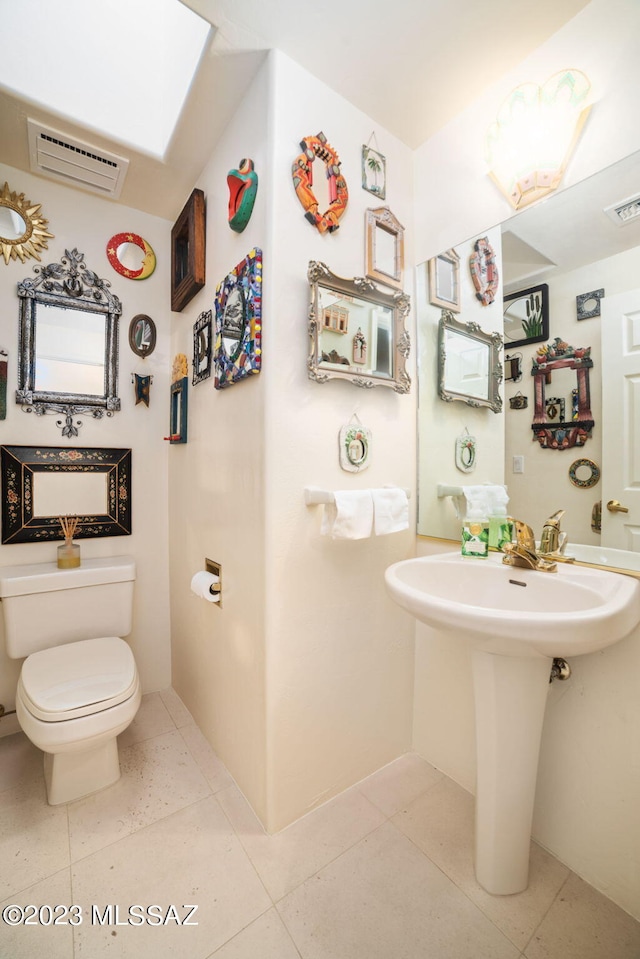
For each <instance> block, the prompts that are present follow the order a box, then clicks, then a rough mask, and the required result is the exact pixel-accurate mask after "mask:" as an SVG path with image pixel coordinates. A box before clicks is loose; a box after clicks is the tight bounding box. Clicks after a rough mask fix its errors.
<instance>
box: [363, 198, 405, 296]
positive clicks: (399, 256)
mask: <svg viewBox="0 0 640 959" xmlns="http://www.w3.org/2000/svg"><path fill="white" fill-rule="evenodd" d="M365 257H366V271H367V276H368V277H369V279H371V280H375V281H376V282H377V283H385V284H386V285H387V286H395V287H396V288H397V289H399V290H401V289H402V274H403V272H404V227H403V225H402V223H400V221H399V220H398V218H397V217H395V216H394V215H393V213H392V212H391V210H390V209H389V207H388V206H380V207H378V208H377V209H375V210H367V211H366V232H365Z"/></svg>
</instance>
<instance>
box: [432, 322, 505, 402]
mask: <svg viewBox="0 0 640 959" xmlns="http://www.w3.org/2000/svg"><path fill="white" fill-rule="evenodd" d="M501 349H502V336H501V334H500V333H485V332H484V330H482V329H481V328H480V326H478V324H477V323H463V322H462V321H461V320H459V319H458V318H457V317H455V316H454V315H453V314H452V313H450V312H449V311H448V310H443V311H442V317H441V319H440V326H439V349H438V364H439V381H440V389H439V392H440V399H442V400H446V401H447V402H449V401H451V400H461V401H462V402H464V403H467V405H468V406H488V407H489V408H490V409H492V410H493V412H494V413H499V412H500V411H501V409H502V397H501V396H500V391H499V386H500V383H501V382H502V364H501V362H500V350H501Z"/></svg>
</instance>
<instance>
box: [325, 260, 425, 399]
mask: <svg viewBox="0 0 640 959" xmlns="http://www.w3.org/2000/svg"><path fill="white" fill-rule="evenodd" d="M307 278H308V280H309V285H310V288H311V300H310V304H309V357H308V360H307V370H308V374H309V377H310V379H312V380H315V381H316V382H317V383H326V382H327V380H331V379H346V380H349V382H351V383H353V385H354V386H360V387H362V388H364V389H372V388H373V387H374V386H389V387H391V388H392V389H394V390H395V391H396V393H408V392H409V391H410V389H411V378H410V376H409V374H408V373H407V371H406V360H407V357H408V356H409V353H410V351H411V340H410V337H409V333H408V332H407V330H406V327H405V320H406V317H407V316H408V314H409V310H410V309H411V298H410V297H409V296H408V295H407V294H406V293H404V292H402V291H401V290H397V291H394V292H389V291H387V290H380V289H378V287H377V286H376V285H375V283H372V281H371V280H369V279H367V278H366V277H360V276H356V277H354V278H353V279H345V278H344V277H341V276H337V275H336V274H335V273H332V272H331V270H330V269H329V268H328V266H326V264H324V263H320V262H318V261H316V260H311V261H310V263H309V268H308V271H307ZM322 289H326V290H328V291H330V292H333V293H338V294H341V295H343V296H345V297H351V298H353V299H357V300H362V301H364V302H365V303H370V304H372V305H373V306H377V307H381V308H383V309H384V308H386V309H389V310H391V313H392V317H393V319H392V334H393V335H392V343H391V350H390V355H391V358H392V364H391V365H392V370H391V374H390V375H387V374H380V373H375V372H369V371H367V372H364V371H362V372H360V371H359V370H358V367H357V366H353V365H351V364H349V365H345V368H344V369H340V367H339V366H338V365H337V364H330V363H326V362H324V361H323V359H322V347H321V341H320V337H321V333H322V318H321V317H320V315H319V314H320V300H319V296H320V291H321V290H322ZM356 335H357V334H356Z"/></svg>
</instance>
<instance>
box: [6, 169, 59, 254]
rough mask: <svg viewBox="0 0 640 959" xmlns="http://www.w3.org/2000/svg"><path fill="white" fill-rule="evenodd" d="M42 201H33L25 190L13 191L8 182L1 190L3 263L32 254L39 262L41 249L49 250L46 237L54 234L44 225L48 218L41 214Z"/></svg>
mask: <svg viewBox="0 0 640 959" xmlns="http://www.w3.org/2000/svg"><path fill="white" fill-rule="evenodd" d="M41 206H42V204H41V203H36V204H32V203H31V200H26V199H25V196H24V193H12V192H11V190H10V189H9V184H8V183H5V185H4V187H3V188H2V193H0V253H2V256H3V257H4V262H5V263H6V265H7V266H8V265H9V260H18V259H19V260H20V262H21V263H24V261H25V260H26V259H27V257H29V256H31V257H33V259H34V260H38V261H40V255H39V254H40V251H41V250H46V249H47V240H53V238H54V235H53V233H48V232H47V230H46V229H45V227H46V226H47V224H48V222H49V221H48V220H45V218H44V217H43V216H42V215H41V214H40V212H39V211H40V207H41Z"/></svg>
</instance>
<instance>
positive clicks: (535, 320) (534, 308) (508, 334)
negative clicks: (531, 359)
mask: <svg viewBox="0 0 640 959" xmlns="http://www.w3.org/2000/svg"><path fill="white" fill-rule="evenodd" d="M502 312H503V320H504V345H505V347H506V348H507V349H513V348H514V347H516V346H526V345H527V344H529V343H542V342H543V341H544V340H547V339H548V338H549V286H548V284H547V283H541V284H540V285H539V286H530V287H528V288H527V289H526V290H518V292H517V293H508V294H507V295H506V296H504V297H503V303H502Z"/></svg>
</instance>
